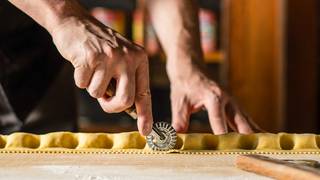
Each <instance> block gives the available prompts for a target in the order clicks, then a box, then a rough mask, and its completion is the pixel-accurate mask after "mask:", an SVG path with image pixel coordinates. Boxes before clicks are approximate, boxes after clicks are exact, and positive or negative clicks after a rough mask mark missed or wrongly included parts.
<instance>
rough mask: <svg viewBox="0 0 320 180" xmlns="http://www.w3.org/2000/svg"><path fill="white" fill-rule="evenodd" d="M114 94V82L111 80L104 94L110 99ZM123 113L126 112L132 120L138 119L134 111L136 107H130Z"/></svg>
mask: <svg viewBox="0 0 320 180" xmlns="http://www.w3.org/2000/svg"><path fill="white" fill-rule="evenodd" d="M115 92H116V80H115V79H111V81H110V83H109V86H108V88H107V92H106V93H107V95H108V96H110V97H111V96H114V94H115ZM124 112H126V113H127V114H128V115H129V116H131V117H132V118H133V119H137V118H138V115H137V110H136V107H135V106H134V105H132V106H131V107H130V108H128V109H126V110H125V111H124Z"/></svg>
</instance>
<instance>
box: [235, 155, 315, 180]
mask: <svg viewBox="0 0 320 180" xmlns="http://www.w3.org/2000/svg"><path fill="white" fill-rule="evenodd" d="M295 161H297V163H294V162H295ZM303 161H305V163H302V162H303ZM303 161H302V160H290V161H288V160H279V159H274V158H269V157H266V156H261V155H241V156H238V157H237V158H236V162H235V165H236V167H238V168H240V169H242V170H245V171H249V172H253V173H256V174H260V175H263V176H267V177H271V178H275V179H280V180H282V179H283V180H295V179H297V180H298V179H299V180H300V179H308V180H315V179H317V180H319V179H320V171H319V169H316V168H315V167H317V166H318V162H317V161H313V160H303ZM315 162H316V163H315Z"/></svg>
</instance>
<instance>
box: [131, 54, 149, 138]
mask: <svg viewBox="0 0 320 180" xmlns="http://www.w3.org/2000/svg"><path fill="white" fill-rule="evenodd" d="M135 105H136V109H137V115H138V122H137V125H138V130H139V132H140V133H141V134H142V135H148V134H149V133H150V132H151V129H152V124H153V117H152V105H151V93H150V87H149V64H148V59H147V57H145V59H143V62H142V63H141V64H140V65H139V66H138V68H137V72H136V96H135Z"/></svg>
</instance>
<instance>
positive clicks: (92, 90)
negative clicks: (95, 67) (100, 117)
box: [88, 88, 102, 98]
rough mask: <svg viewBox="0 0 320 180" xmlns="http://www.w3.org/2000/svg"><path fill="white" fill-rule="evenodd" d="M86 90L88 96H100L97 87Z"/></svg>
mask: <svg viewBox="0 0 320 180" xmlns="http://www.w3.org/2000/svg"><path fill="white" fill-rule="evenodd" d="M88 92H89V94H90V96H92V97H94V98H100V97H102V95H101V92H100V90H99V89H91V88H90V89H88Z"/></svg>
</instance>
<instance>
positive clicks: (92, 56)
mask: <svg viewBox="0 0 320 180" xmlns="http://www.w3.org/2000/svg"><path fill="white" fill-rule="evenodd" d="M100 55H101V54H100V53H99V52H97V51H94V50H88V51H87V55H86V60H87V63H88V65H89V67H96V66H97V65H98V64H99V63H100Z"/></svg>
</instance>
